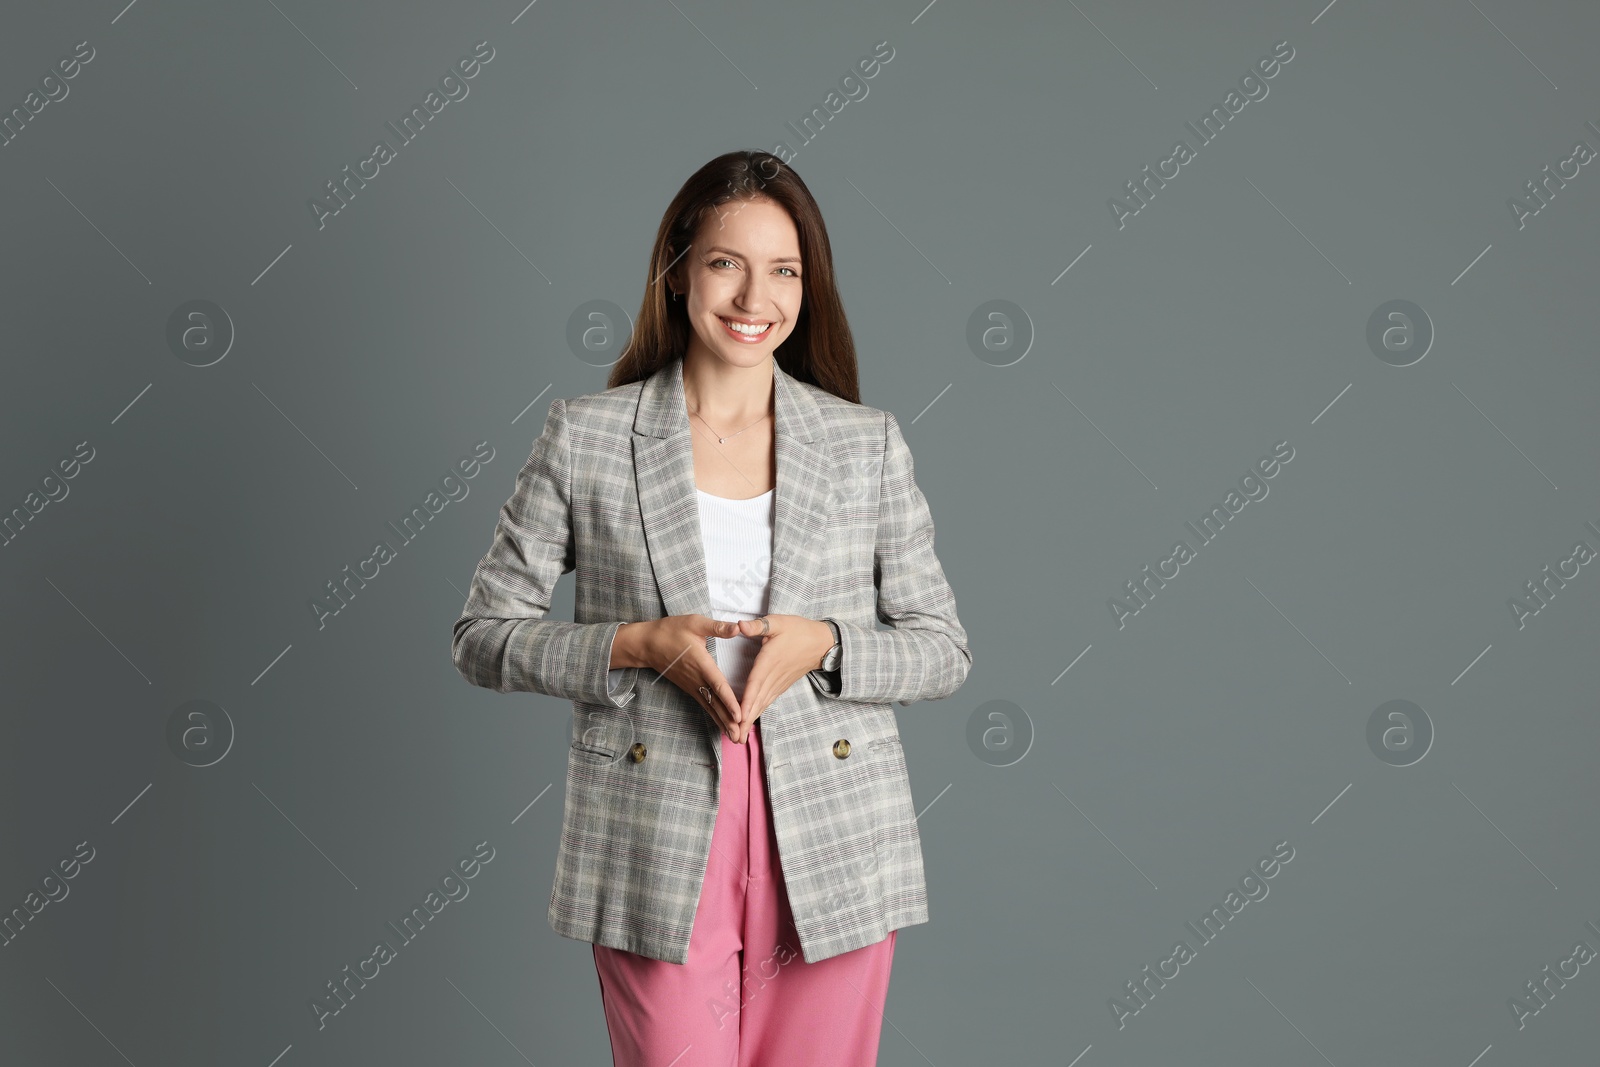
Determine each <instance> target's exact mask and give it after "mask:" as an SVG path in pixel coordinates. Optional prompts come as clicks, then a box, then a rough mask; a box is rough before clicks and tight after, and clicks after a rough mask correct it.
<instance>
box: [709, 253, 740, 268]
mask: <svg viewBox="0 0 1600 1067" xmlns="http://www.w3.org/2000/svg"><path fill="white" fill-rule="evenodd" d="M718 263H730V264H732V263H733V260H731V259H729V258H728V257H727V256H719V257H718V258H716V259H713V260H712V261H711V266H713V267H715V266H716V265H717V264H718ZM734 265H735V266H737V264H734Z"/></svg>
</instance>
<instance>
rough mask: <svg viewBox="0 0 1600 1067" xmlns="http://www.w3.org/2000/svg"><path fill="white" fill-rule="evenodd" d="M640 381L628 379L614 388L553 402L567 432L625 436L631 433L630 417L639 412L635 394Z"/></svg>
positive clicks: (637, 393) (637, 394)
mask: <svg viewBox="0 0 1600 1067" xmlns="http://www.w3.org/2000/svg"><path fill="white" fill-rule="evenodd" d="M643 388H644V381H643V380H640V381H637V382H629V383H628V384H627V385H619V386H617V387H615V388H614V389H604V390H601V391H599V392H594V393H580V394H579V395H578V396H573V397H567V398H566V399H564V400H560V401H553V402H552V403H553V404H554V403H559V404H560V405H561V406H562V407H563V408H564V409H565V417H566V422H567V429H568V432H569V433H570V432H582V433H587V434H619V435H621V436H622V437H623V438H624V439H626V438H627V437H628V436H629V435H631V434H632V432H633V420H634V416H636V415H637V414H638V413H639V393H640V391H641V390H642V389H643Z"/></svg>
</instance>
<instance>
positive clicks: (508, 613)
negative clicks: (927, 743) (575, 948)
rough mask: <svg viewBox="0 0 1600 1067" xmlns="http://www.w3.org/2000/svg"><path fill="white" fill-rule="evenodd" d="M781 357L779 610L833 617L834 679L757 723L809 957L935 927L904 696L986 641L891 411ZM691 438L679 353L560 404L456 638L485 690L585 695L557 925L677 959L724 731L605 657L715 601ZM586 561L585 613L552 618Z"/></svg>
mask: <svg viewBox="0 0 1600 1067" xmlns="http://www.w3.org/2000/svg"><path fill="white" fill-rule="evenodd" d="M773 372H774V407H775V414H776V437H775V444H774V448H775V455H776V465H777V471H776V474H777V486H776V492H775V493H774V498H775V500H774V532H773V558H772V570H771V592H770V600H769V610H770V611H771V612H772V613H774V614H789V615H804V616H807V617H809V618H814V619H831V620H833V621H834V622H836V623H838V624H839V630H840V634H841V638H842V640H841V646H842V652H841V657H840V663H839V669H838V670H837V671H836V672H829V673H824V672H822V671H820V670H819V671H813V672H811V673H810V674H809V675H807V676H806V682H807V683H809V684H801V683H796V684H795V685H793V686H791V687H790V688H789V689H788V690H787V691H786V692H785V693H783V694H782V695H780V696H779V697H778V699H777V700H776V701H774V703H773V704H772V706H771V707H770V708H768V709H767V710H766V711H764V712H763V713H762V716H761V719H760V720H759V721H760V724H761V737H762V747H763V754H764V758H765V768H766V776H767V789H768V799H769V803H770V810H771V813H772V820H773V825H774V829H775V832H776V836H777V840H778V851H779V856H780V860H781V864H782V867H783V874H784V883H785V887H786V889H787V891H788V897H789V902H790V906H791V909H792V910H793V912H794V917H795V925H796V928H797V929H798V931H799V935H800V941H801V952H802V955H803V956H804V958H805V959H806V960H807V961H809V962H815V961H817V960H822V959H827V958H829V957H831V956H835V955H838V954H839V953H842V952H847V951H850V950H851V949H855V948H860V947H862V946H864V945H869V944H874V943H876V942H878V941H881V940H883V939H884V938H885V937H887V936H888V935H889V931H891V930H895V929H899V928H901V927H904V926H910V925H913V924H916V923H922V922H927V921H928V899H927V885H926V882H925V880H924V874H923V865H922V845H921V839H920V837H919V836H918V832H917V822H916V810H915V808H914V806H913V804H912V796H911V786H910V781H909V778H908V775H907V770H906V762H905V756H904V753H903V751H902V749H901V745H900V735H899V731H898V729H897V726H896V722H895V713H894V710H893V707H892V706H891V704H892V703H899V704H900V705H901V706H906V707H908V706H910V705H911V704H913V703H915V702H917V701H919V700H938V699H942V698H944V697H947V696H949V695H951V694H952V693H954V692H955V691H956V690H957V689H958V688H959V687H960V686H961V683H962V682H963V681H964V680H965V679H966V676H967V672H968V671H969V670H970V669H971V666H972V652H971V650H970V649H969V647H968V644H967V635H966V631H965V630H964V629H963V628H962V626H961V623H960V621H959V620H958V618H957V616H956V603H955V597H954V595H953V594H952V592H951V590H950V586H949V583H948V582H947V581H946V580H945V575H944V570H943V568H942V567H941V566H940V565H939V560H938V557H937V556H935V555H934V550H933V541H934V531H933V519H932V516H931V514H930V512H929V508H928V502H927V500H926V498H925V497H924V496H923V494H922V492H921V491H920V490H919V489H918V488H917V484H916V481H915V478H914V477H913V465H912V457H911V452H910V449H909V448H908V447H907V445H906V442H905V438H904V437H903V436H902V434H901V432H900V427H899V424H898V423H897V422H896V421H895V418H894V416H893V415H891V414H889V413H887V412H884V411H880V410H878V409H875V408H870V407H866V406H864V405H860V404H852V403H849V402H848V401H845V400H841V399H839V398H838V397H836V396H834V395H832V394H831V393H828V392H826V391H825V390H822V389H818V388H816V387H815V386H812V385H809V384H807V383H804V382H801V381H799V380H798V379H795V378H793V377H791V376H790V375H788V374H787V373H785V372H784V370H783V369H782V367H779V366H777V365H776V364H774V367H773ZM692 432H693V431H692V429H691V427H690V425H689V419H688V414H687V412H686V410H685V406H684V398H683V361H682V359H681V358H680V359H675V360H673V361H672V362H670V363H668V364H667V365H666V366H664V367H663V368H662V369H661V370H660V371H658V372H657V373H655V374H654V375H652V376H651V377H650V378H648V379H647V380H645V381H642V382H634V383H631V384H629V385H624V386H618V387H617V388H615V389H608V390H605V391H604V392H599V393H590V394H586V395H584V396H578V397H574V398H572V399H570V400H566V399H558V400H555V401H553V402H552V403H551V405H550V409H549V413H548V415H547V417H546V420H545V425H544V430H543V432H542V433H541V434H540V436H539V439H538V440H537V441H536V442H534V445H533V451H532V453H531V454H530V455H529V456H528V461H527V463H525V464H524V465H523V467H522V469H521V471H520V472H519V473H518V475H517V481H516V488H515V491H514V492H513V493H512V495H511V498H510V499H509V500H507V501H506V503H505V504H504V506H503V507H502V508H501V509H500V517H499V522H498V524H497V526H496V528H495V532H494V539H493V542H492V544H491V545H490V547H489V551H488V553H487V554H486V555H484V557H483V559H482V560H481V561H480V562H479V564H478V568H477V571H476V573H475V574H474V575H473V578H472V588H471V592H470V593H469V594H468V597H467V602H466V606H465V607H464V608H463V610H462V612H461V616H460V618H458V619H457V620H456V623H455V628H454V636H453V640H452V645H451V655H452V658H453V660H454V662H455V666H456V669H457V670H458V671H459V672H460V674H461V676H462V677H463V678H464V679H466V680H467V681H468V682H470V683H472V684H473V685H477V686H482V687H484V688H487V689H492V690H495V691H497V692H501V693H524V692H526V693H542V694H544V695H546V696H551V697H557V698H560V699H562V700H570V701H571V702H572V707H573V711H572V721H571V729H570V731H569V736H568V743H569V750H568V758H567V776H566V801H565V807H564V809H563V813H562V825H561V839H560V848H559V852H558V854H557V861H556V872H555V882H554V885H553V886H552V889H551V894H550V906H549V913H548V918H549V921H550V925H551V927H552V928H553V929H554V930H555V931H556V932H557V933H558V934H561V935H562V936H565V937H571V938H575V939H577V940H581V941H590V942H594V943H596V944H601V945H606V946H609V947H611V948H618V949H623V950H625V951H628V952H635V953H638V954H640V955H644V956H648V957H651V958H653V959H659V960H665V961H668V962H673V963H683V962H685V961H686V960H687V958H688V950H689V935H690V930H691V928H692V926H693V922H694V914H695V908H696V906H697V905H698V903H699V899H700V889H701V885H702V883H703V881H704V878H705V870H706V864H707V859H708V856H709V853H710V847H711V831H712V828H713V825H714V823H715V819H716V813H717V797H718V783H719V781H720V774H721V759H722V746H721V733H720V732H719V731H718V729H717V726H716V724H715V722H713V721H712V719H711V717H710V716H709V715H707V714H706V712H705V711H704V710H702V709H701V707H700V706H699V704H698V703H696V702H695V701H694V700H693V699H692V698H691V697H689V696H688V695H687V694H685V693H683V692H682V691H680V690H679V689H678V688H677V687H676V686H675V685H673V684H672V683H671V682H669V681H667V680H666V679H665V678H663V677H661V676H660V675H658V674H656V672H655V671H653V670H649V669H645V668H627V669H626V670H622V671H611V670H610V669H609V668H610V655H611V643H612V639H613V637H614V636H615V634H616V631H617V629H618V627H619V625H620V624H621V623H622V622H625V621H640V620H648V619H655V618H661V617H663V616H667V615H687V614H693V613H697V612H698V613H701V614H708V613H709V610H710V595H709V590H708V588H707V579H706V567H705V556H704V550H703V547H702V545H701V541H700V526H699V513H698V510H697V509H698V501H697V499H696V496H695V481H694V456H693V451H692V444H691V442H692V438H691V436H690V435H691V433H692ZM569 571H575V572H576V578H575V580H576V582H577V588H576V592H575V595H574V602H573V603H574V607H573V616H574V618H573V621H571V622H568V621H565V620H561V619H551V618H549V617H548V615H549V610H550V604H551V596H552V594H553V591H554V588H555V584H556V581H557V579H559V578H560V577H561V576H562V575H563V574H566V573H567V572H569ZM880 623H881V624H882V626H883V627H886V628H880V627H879V625H878V624H880ZM706 644H707V650H708V651H710V652H712V654H713V655H715V646H714V641H713V639H711V638H707V641H706ZM608 681H609V682H610V683H611V684H610V685H609V686H608ZM841 740H843V741H847V742H848V743H849V748H848V755H847V756H844V757H843V758H840V757H839V756H838V755H836V752H840V751H844V746H838V747H837V748H836V742H838V741H841ZM636 744H642V745H643V746H644V749H643V752H644V758H643V759H639V760H637V761H636V760H634V759H633V758H631V757H630V749H632V748H633V746H635V745H636Z"/></svg>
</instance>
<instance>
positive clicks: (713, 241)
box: [696, 200, 800, 263]
mask: <svg viewBox="0 0 1600 1067" xmlns="http://www.w3.org/2000/svg"><path fill="white" fill-rule="evenodd" d="M696 243H698V244H699V245H701V247H702V248H704V249H705V250H707V251H710V250H712V249H713V248H715V249H717V250H719V251H723V252H728V253H731V254H733V255H737V256H740V257H741V258H744V259H749V260H756V261H764V262H778V261H780V260H785V259H787V260H789V261H791V262H795V263H798V262H799V261H800V233H799V231H798V230H796V229H795V225H794V220H793V219H792V218H790V217H789V213H788V212H787V211H785V210H784V209H783V208H782V207H780V206H779V205H777V204H775V203H773V202H772V201H770V200H755V201H748V200H745V201H741V200H730V201H728V202H727V203H725V204H719V205H717V206H716V207H715V208H713V209H712V210H711V213H710V214H709V215H708V216H707V218H706V221H705V222H703V223H702V224H701V226H700V232H699V234H698V235H697V238H696Z"/></svg>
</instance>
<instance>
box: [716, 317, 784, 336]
mask: <svg viewBox="0 0 1600 1067" xmlns="http://www.w3.org/2000/svg"><path fill="white" fill-rule="evenodd" d="M722 321H723V322H725V323H727V324H728V328H729V329H731V330H733V331H734V332H736V333H742V334H744V335H745V336H747V337H760V336H761V335H762V334H764V333H766V332H767V330H769V329H771V327H772V323H770V322H768V323H765V324H763V325H761V326H749V325H746V324H745V323H742V322H728V320H727V319H723V320H722Z"/></svg>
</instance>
